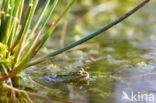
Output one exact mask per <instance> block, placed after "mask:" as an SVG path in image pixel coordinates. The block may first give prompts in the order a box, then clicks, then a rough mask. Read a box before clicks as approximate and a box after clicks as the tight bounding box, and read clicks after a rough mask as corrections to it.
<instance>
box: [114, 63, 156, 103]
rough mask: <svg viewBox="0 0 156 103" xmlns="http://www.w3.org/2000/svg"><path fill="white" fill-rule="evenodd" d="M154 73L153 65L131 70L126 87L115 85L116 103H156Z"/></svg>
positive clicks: (155, 75)
mask: <svg viewBox="0 0 156 103" xmlns="http://www.w3.org/2000/svg"><path fill="white" fill-rule="evenodd" d="M155 78H156V71H155V67H154V66H153V65H151V64H150V65H147V66H146V67H136V68H132V70H131V71H130V72H129V76H128V78H126V79H125V81H126V82H128V84H127V85H125V84H121V83H117V84H116V91H115V95H116V103H156V79H155Z"/></svg>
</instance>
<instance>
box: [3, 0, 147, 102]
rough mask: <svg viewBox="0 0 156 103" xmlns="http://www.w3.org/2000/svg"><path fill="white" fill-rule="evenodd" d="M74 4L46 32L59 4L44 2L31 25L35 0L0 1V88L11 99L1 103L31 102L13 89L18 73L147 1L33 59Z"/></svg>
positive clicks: (112, 24)
mask: <svg viewBox="0 0 156 103" xmlns="http://www.w3.org/2000/svg"><path fill="white" fill-rule="evenodd" d="M76 1H77V0H70V1H69V3H68V5H67V6H66V8H65V9H64V10H63V12H62V13H61V14H59V16H58V18H57V19H56V20H55V21H53V22H52V23H51V25H50V27H49V28H48V29H46V24H47V23H48V21H49V20H50V19H51V17H53V15H54V11H55V9H56V8H57V5H58V4H59V2H60V0H54V1H53V2H52V5H50V3H51V0H45V2H44V5H43V8H42V9H41V11H40V12H39V14H37V18H36V21H35V23H33V17H34V16H36V15H35V12H36V10H37V5H38V3H39V0H29V2H28V4H26V3H25V0H2V5H1V11H0V82H1V88H4V87H8V88H10V91H7V90H6V89H3V92H7V95H9V94H10V96H11V97H12V98H13V99H12V100H7V98H2V100H1V101H2V102H4V103H5V102H6V103H7V101H8V102H10V103H14V102H15V103H26V102H28V103H31V102H32V101H31V99H30V98H29V96H28V95H27V93H26V92H25V91H22V90H21V91H20V90H16V88H20V87H21V83H19V81H20V80H21V78H20V77H18V75H19V74H20V73H21V72H22V71H24V70H25V69H26V68H28V67H30V66H33V65H36V64H38V63H41V62H43V61H45V60H49V59H51V57H53V56H56V55H58V54H60V53H62V52H65V51H67V50H69V49H71V48H73V47H75V46H77V45H79V44H82V43H84V42H86V41H88V40H90V39H91V38H94V37H95V36H97V35H99V34H101V33H102V32H104V31H106V30H108V29H110V28H111V27H112V26H114V25H116V24H118V23H120V22H121V21H122V20H124V19H126V18H127V17H129V16H130V15H132V14H133V13H135V12H136V11H137V10H139V9H140V8H141V7H143V6H144V5H145V4H146V3H147V2H148V1H149V0H144V1H143V2H142V3H140V4H139V5H138V6H137V7H135V8H134V9H132V10H131V11H129V12H128V13H127V14H125V15H124V16H122V17H120V18H119V19H117V20H115V21H114V22H112V23H110V24H108V25H106V26H104V27H102V28H100V29H99V30H97V31H96V32H93V33H91V34H89V35H88V36H86V37H84V38H82V39H80V40H78V41H76V42H74V43H72V44H71V45H69V46H66V47H64V48H62V49H59V50H56V51H54V52H53V51H52V52H48V54H46V55H45V56H42V57H39V58H36V55H37V54H38V53H39V51H40V50H41V48H42V47H43V46H44V44H45V43H46V41H47V40H48V38H50V35H52V34H53V32H54V30H55V28H56V27H57V25H58V24H59V22H60V21H61V20H62V18H63V17H64V16H65V14H66V13H67V12H68V11H69V10H70V8H72V6H73V4H74V3H76ZM49 5H50V6H49ZM25 10H26V11H25ZM45 29H46V30H45ZM20 96H21V97H20ZM18 97H20V98H18ZM17 98H18V99H17Z"/></svg>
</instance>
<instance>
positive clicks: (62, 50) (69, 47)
mask: <svg viewBox="0 0 156 103" xmlns="http://www.w3.org/2000/svg"><path fill="white" fill-rule="evenodd" d="M149 1H150V0H144V1H143V2H141V3H140V4H139V5H137V6H136V7H135V8H134V9H132V10H130V11H129V12H128V13H126V14H125V15H124V16H122V17H120V18H118V19H117V20H115V21H114V22H112V23H110V24H108V25H106V26H104V27H102V28H100V29H99V30H97V31H96V32H93V33H91V34H89V35H88V36H86V37H84V38H82V39H80V40H78V41H77V42H74V43H72V44H71V45H69V46H66V47H64V48H62V49H59V50H57V51H54V52H51V53H49V54H48V55H46V56H45V57H41V58H39V59H36V60H33V61H31V62H30V63H29V64H28V65H27V67H29V66H32V65H35V64H38V63H40V62H43V61H45V60H47V59H50V58H51V57H53V56H56V55H58V54H60V53H62V52H65V51H67V50H69V49H71V48H73V47H75V46H77V45H80V44H82V43H84V42H86V41H88V40H90V39H92V38H94V37H95V36H97V35H99V34H101V33H103V32H104V31H106V30H108V29H110V28H111V27H113V26H115V25H116V24H118V23H120V22H121V21H123V20H125V19H126V18H127V17H129V16H130V15H132V14H134V13H135V12H136V11H138V10H139V9H140V8H141V7H143V6H144V5H145V4H146V3H148V2H149Z"/></svg>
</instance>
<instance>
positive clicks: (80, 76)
mask: <svg viewBox="0 0 156 103" xmlns="http://www.w3.org/2000/svg"><path fill="white" fill-rule="evenodd" d="M46 79H47V80H48V81H51V82H66V83H67V82H77V83H80V82H81V83H82V82H86V81H92V78H90V74H89V73H88V72H87V71H85V70H84V69H80V70H77V71H74V72H69V73H61V74H57V75H55V76H54V75H52V74H51V75H50V76H48V77H47V78H46Z"/></svg>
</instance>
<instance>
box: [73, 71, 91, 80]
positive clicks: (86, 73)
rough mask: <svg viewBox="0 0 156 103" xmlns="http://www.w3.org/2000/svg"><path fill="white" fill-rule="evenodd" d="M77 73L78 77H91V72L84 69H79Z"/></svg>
mask: <svg viewBox="0 0 156 103" xmlns="http://www.w3.org/2000/svg"><path fill="white" fill-rule="evenodd" d="M75 74H76V76H77V77H80V78H84V79H87V78H89V73H88V72H86V71H85V70H84V69H81V70H79V71H77V72H76V73H75Z"/></svg>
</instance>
